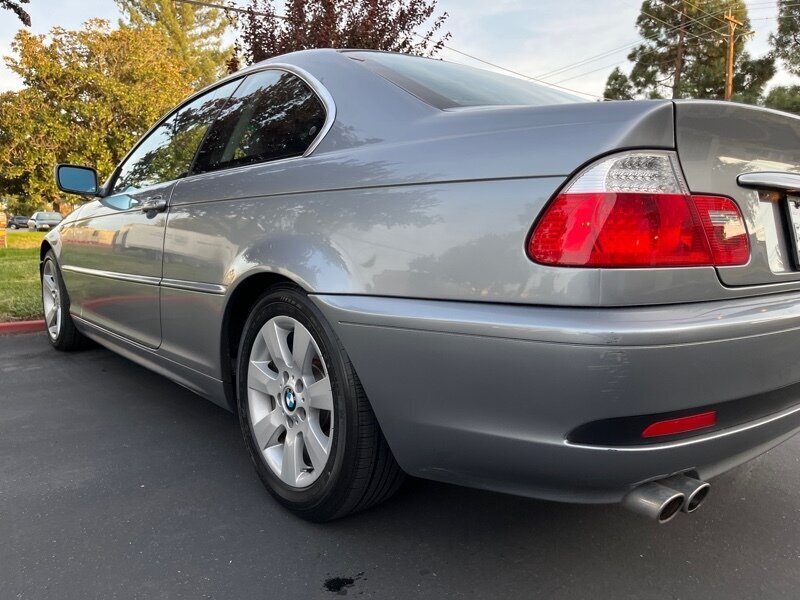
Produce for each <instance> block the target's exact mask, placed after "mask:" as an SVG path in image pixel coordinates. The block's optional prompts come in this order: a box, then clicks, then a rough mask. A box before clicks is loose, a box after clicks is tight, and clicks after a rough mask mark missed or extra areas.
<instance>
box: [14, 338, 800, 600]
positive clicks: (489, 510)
mask: <svg viewBox="0 0 800 600" xmlns="http://www.w3.org/2000/svg"><path fill="white" fill-rule="evenodd" d="M43 336H44V334H35V335H18V336H6V337H0V599H3V600H5V599H13V598H31V599H37V600H38V599H48V598H53V599H59V600H66V599H72V598H74V599H80V600H86V599H90V598H102V599H112V598H120V599H133V598H170V599H173V598H192V599H199V598H218V599H228V598H230V599H236V600H249V599H264V600H278V599H282V598H302V599H315V598H334V597H337V596H340V595H346V596H351V597H358V598H481V599H489V598H520V599H523V598H548V599H575V598H614V599H623V598H631V599H634V598H635V599H648V598H659V599H660V598H664V599H674V598H688V599H691V598H725V599H730V598H760V599H766V598H797V597H798V596H799V595H800V592H799V591H798V590H800V437H796V438H794V439H793V440H790V441H789V442H787V443H786V444H784V445H783V446H780V447H779V448H777V449H775V450H773V451H772V452H770V453H768V454H766V455H764V456H762V457H761V458H759V459H757V460H756V461H753V462H751V463H749V464H747V465H745V466H743V467H740V468H738V469H736V470H734V471H732V472H730V473H728V474H726V475H724V476H722V477H720V478H718V479H717V480H715V481H713V482H712V484H713V486H712V491H711V495H710V497H709V500H708V502H707V503H706V505H705V506H703V508H702V509H700V510H699V511H698V512H697V513H696V514H694V515H691V516H685V515H680V516H679V518H678V519H676V520H675V521H673V522H672V523H670V524H668V525H665V526H657V525H655V524H654V523H651V522H649V521H646V520H643V519H641V518H640V517H637V516H635V515H632V514H629V513H627V512H625V511H624V510H623V509H621V508H619V507H616V506H571V505H561V504H554V503H548V502H539V501H535V500H528V499H522V498H514V497H509V496H502V495H498V494H492V493H487V492H480V491H475V490H469V489H463V488H458V487H452V486H446V485H440V484H435V483H430V482H425V481H418V480H412V481H410V482H408V483H407V484H406V486H405V487H404V489H403V490H402V491H401V493H400V494H399V495H398V496H397V497H395V498H394V499H393V500H391V501H390V502H388V503H387V504H385V505H382V506H380V507H378V508H376V509H373V510H371V511H369V512H367V513H363V514H360V515H356V516H354V517H350V518H347V519H344V520H341V521H337V522H335V523H331V524H327V525H313V524H309V523H305V522H303V521H300V520H298V519H297V518H295V517H294V516H292V515H291V514H289V513H287V512H286V511H284V510H282V509H281V508H280V507H279V506H278V505H277V504H276V503H275V502H274V501H273V500H272V499H271V498H270V497H269V496H268V494H267V493H266V491H265V490H264V489H263V488H262V486H261V483H260V482H259V481H258V479H257V478H256V476H255V473H254V471H253V469H252V467H251V464H250V462H249V458H248V456H247V453H246V450H245V448H244V445H243V442H242V441H241V439H240V434H239V429H238V424H237V422H236V420H235V419H234V417H233V415H231V414H229V413H227V412H225V411H224V410H222V409H219V408H217V407H215V406H214V405H212V404H210V403H209V402H207V401H205V400H202V399H200V398H198V397H196V396H194V395H193V394H191V393H190V392H188V391H185V390H183V389H182V388H180V387H178V386H176V385H174V384H172V383H170V382H169V381H167V380H166V379H163V378H162V377H160V376H158V375H155V374H153V373H150V372H148V371H146V370H145V369H142V368H140V367H138V366H136V365H134V364H133V363H131V362H129V361H127V360H125V359H123V358H121V357H118V356H116V355H114V354H112V353H110V352H108V351H106V350H102V349H95V350H90V351H86V352H82V353H78V354H61V353H57V352H56V351H54V350H51V349H50V347H49V345H48V344H47V341H46V340H45V339H44V337H43ZM510 459H513V457H510Z"/></svg>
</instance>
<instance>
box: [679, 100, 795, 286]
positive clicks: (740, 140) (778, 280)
mask: <svg viewBox="0 0 800 600" xmlns="http://www.w3.org/2000/svg"><path fill="white" fill-rule="evenodd" d="M675 133H676V146H677V151H678V156H679V158H680V162H681V166H682V167H683V170H684V174H685V176H686V180H687V183H688V184H689V188H690V190H691V191H692V193H696V194H703V193H706V194H722V195H725V196H729V197H731V198H733V199H734V200H735V201H736V202H737V203H738V205H739V207H740V209H741V211H742V214H743V216H744V218H745V222H746V224H747V229H748V234H749V238H750V248H751V259H750V262H749V263H748V264H746V265H743V266H738V267H723V268H718V269H717V272H718V275H719V278H720V281H721V282H722V283H723V284H724V285H725V286H727V287H739V288H744V287H749V286H765V287H766V288H768V289H770V290H771V289H772V287H771V286H774V285H778V284H782V286H781V287H786V288H789V289H792V288H795V287H797V288H800V255H798V251H797V250H798V248H800V241H798V240H800V229H797V228H796V227H795V225H797V226H798V227H800V211H798V210H796V209H795V212H796V213H797V214H796V215H795V218H794V221H793V218H792V216H791V215H790V213H791V212H792V210H791V209H790V206H793V203H792V202H791V200H792V198H793V197H794V198H796V199H797V200H798V201H799V202H800V195H799V194H795V193H794V192H797V191H800V118H798V117H794V116H792V115H789V114H786V113H781V112H777V111H772V110H767V109H762V108H757V107H752V106H745V105H741V104H732V103H728V102H703V101H678V102H676V103H675ZM746 173H750V174H751V175H748V176H746V177H742V178H741V179H740V176H742V175H744V174H746ZM756 174H758V175H756ZM795 188H798V189H795ZM795 231H798V232H799V233H795ZM795 236H797V237H795ZM765 291H767V290H765Z"/></svg>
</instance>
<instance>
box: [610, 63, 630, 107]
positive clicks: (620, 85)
mask: <svg viewBox="0 0 800 600" xmlns="http://www.w3.org/2000/svg"><path fill="white" fill-rule="evenodd" d="M603 98H605V99H606V100H633V85H632V84H631V80H630V79H628V76H627V75H625V73H623V72H622V69H620V68H619V67H617V68H615V69H614V70H613V71H611V75H609V76H608V82H607V83H606V89H605V92H603Z"/></svg>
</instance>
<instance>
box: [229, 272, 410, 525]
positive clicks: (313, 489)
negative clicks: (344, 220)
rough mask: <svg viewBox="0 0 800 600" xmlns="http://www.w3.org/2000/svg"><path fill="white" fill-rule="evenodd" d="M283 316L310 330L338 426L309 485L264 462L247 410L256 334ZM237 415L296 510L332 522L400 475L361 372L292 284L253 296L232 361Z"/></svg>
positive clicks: (259, 463)
mask: <svg viewBox="0 0 800 600" xmlns="http://www.w3.org/2000/svg"><path fill="white" fill-rule="evenodd" d="M276 316H288V317H291V318H293V319H295V320H297V321H298V322H300V323H301V324H302V325H303V326H304V327H305V328H306V329H307V330H308V331H309V332H310V333H311V335H312V336H313V338H314V340H315V341H316V343H317V345H318V346H319V350H320V353H321V354H322V358H323V359H324V361H325V365H327V375H328V377H329V378H330V382H331V389H332V392H333V411H332V413H333V415H334V419H335V421H334V422H335V424H336V425H335V427H334V428H333V433H332V445H331V450H330V453H329V455H328V459H327V462H326V463H325V467H324V469H322V472H321V474H320V475H319V476H318V478H317V479H316V480H315V481H314V483H312V484H311V485H310V486H308V487H304V488H297V487H292V486H289V485H288V484H286V483H284V481H282V480H281V479H280V477H278V476H277V475H276V474H275V473H274V472H273V471H272V469H271V468H270V467H269V466H268V464H267V462H266V460H265V458H264V454H263V452H262V450H261V449H260V448H259V446H258V444H257V443H256V441H255V436H254V434H253V430H252V426H251V423H250V417H249V414H250V413H249V408H248V402H249V400H248V393H247V377H248V368H249V365H250V354H251V350H252V348H253V344H254V340H255V338H256V336H257V335H258V334H259V332H260V331H261V329H262V327H263V326H264V325H265V324H266V323H267V322H268V321H269V320H270V319H272V318H273V317H276ZM237 375H238V382H237V390H238V393H237V396H238V413H239V422H240V425H241V428H242V433H243V435H244V439H245V443H246V445H247V448H248V451H249V452H250V457H251V459H252V460H253V464H254V465H255V469H256V472H257V473H258V476H259V478H260V479H261V481H262V482H263V483H264V485H265V486H266V488H267V489H268V490H269V492H270V493H271V494H272V496H273V497H275V499H276V500H277V501H278V502H280V503H281V504H282V505H283V506H285V507H286V508H288V509H289V510H291V511H292V512H294V513H295V514H296V515H298V516H300V517H302V518H304V519H306V520H309V521H314V522H325V521H331V520H333V519H337V518H340V517H343V516H345V515H348V514H351V513H355V512H359V511H362V510H365V509H367V508H369V507H371V506H374V505H375V504H378V503H379V502H382V501H384V500H386V499H387V498H389V497H390V496H391V495H392V494H394V493H395V492H396V491H397V490H398V489H399V487H400V485H401V484H402V482H403V480H404V477H405V474H404V473H403V472H402V470H401V469H400V467H399V466H398V465H397V462H396V461H395V459H394V456H393V455H392V452H391V450H390V449H389V446H388V444H387V443H386V439H385V438H384V436H383V433H382V432H381V429H380V427H379V425H378V422H377V420H376V418H375V415H374V413H373V412H372V408H371V407H370V404H369V401H368V400H367V397H366V395H365V393H364V390H363V388H362V387H361V383H360V381H359V379H358V376H357V375H356V373H355V370H354V369H353V366H352V364H351V363H350V359H349V358H348V356H347V353H346V352H345V350H344V348H343V347H342V345H341V342H340V341H339V339H338V338H337V336H336V334H335V333H334V332H333V330H332V329H331V327H330V326H329V325H328V323H327V322H326V320H325V318H324V316H323V315H322V313H321V312H320V311H319V309H318V308H317V307H316V306H315V305H314V304H313V303H312V302H311V301H310V300H309V299H308V297H307V296H306V294H305V293H304V292H303V291H302V290H300V289H299V288H296V287H294V286H288V285H281V286H276V287H274V288H272V289H270V290H269V291H268V292H267V293H265V294H264V295H263V296H262V297H261V298H260V299H259V300H258V302H256V304H255V306H254V307H253V309H252V311H251V313H250V316H249V317H248V319H247V322H246V323H245V326H244V332H243V334H242V338H241V343H240V344H239V357H238V365H237Z"/></svg>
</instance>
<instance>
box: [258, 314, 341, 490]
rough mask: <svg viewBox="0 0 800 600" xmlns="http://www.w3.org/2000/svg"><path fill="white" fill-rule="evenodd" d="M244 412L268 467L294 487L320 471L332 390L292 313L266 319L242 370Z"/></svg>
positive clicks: (315, 348)
mask: <svg viewBox="0 0 800 600" xmlns="http://www.w3.org/2000/svg"><path fill="white" fill-rule="evenodd" d="M247 402H248V416H249V420H250V427H251V429H252V432H253V437H254V439H255V441H256V444H257V445H258V448H259V450H260V452H261V454H262V456H263V457H264V460H265V462H266V464H267V465H268V466H269V468H270V470H271V471H272V472H273V473H274V474H275V475H276V476H277V477H279V478H280V480H281V481H282V482H283V483H285V484H286V485H289V486H291V487H294V488H305V487H308V486H310V485H311V484H312V483H314V482H315V481H316V480H317V479H318V478H319V476H320V475H321V474H322V472H323V470H324V468H325V465H326V464H327V462H328V457H329V455H330V452H331V447H332V441H333V427H334V411H333V391H332V388H331V382H330V378H329V377H328V369H327V367H326V365H325V360H324V358H323V357H322V353H321V352H320V349H319V345H318V344H317V342H316V341H315V340H314V337H313V336H312V335H311V333H310V332H309V331H308V329H306V327H305V326H304V325H303V324H302V323H300V322H299V321H297V320H296V319H294V318H292V317H288V316H277V317H273V318H272V319H270V320H269V321H267V322H266V323H265V324H264V326H263V327H262V328H261V330H260V331H259V333H258V335H257V336H256V339H255V341H254V343H253V347H252V350H251V351H250V357H249V362H248V372H247Z"/></svg>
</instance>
